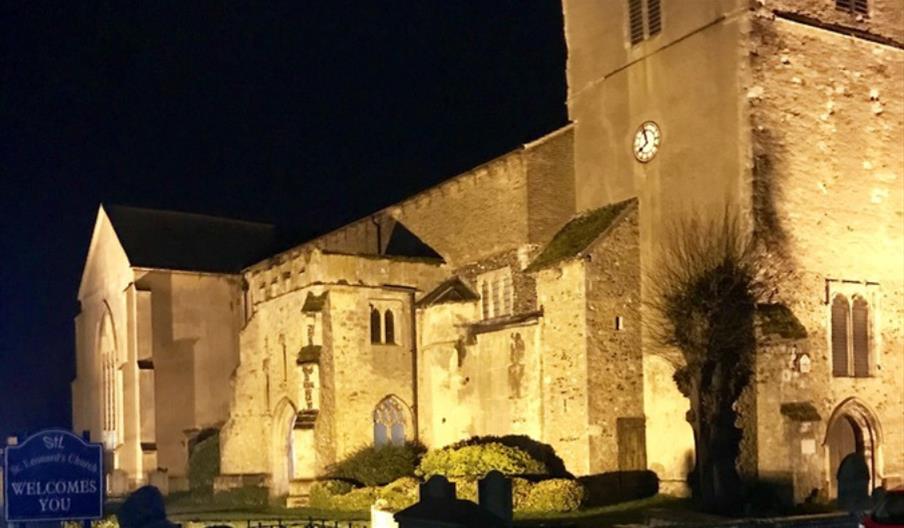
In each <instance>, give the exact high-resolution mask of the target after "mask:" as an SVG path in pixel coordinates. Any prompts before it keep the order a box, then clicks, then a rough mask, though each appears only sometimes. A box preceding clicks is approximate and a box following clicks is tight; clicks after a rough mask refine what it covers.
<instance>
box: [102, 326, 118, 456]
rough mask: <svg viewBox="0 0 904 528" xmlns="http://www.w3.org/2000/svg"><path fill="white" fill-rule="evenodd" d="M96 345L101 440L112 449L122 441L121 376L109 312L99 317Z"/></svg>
mask: <svg viewBox="0 0 904 528" xmlns="http://www.w3.org/2000/svg"><path fill="white" fill-rule="evenodd" d="M97 346H98V349H99V353H100V360H101V369H102V387H101V390H102V394H103V402H104V403H103V410H104V413H103V422H102V426H103V441H104V444H105V445H106V446H107V448H108V449H113V448H115V447H116V446H117V445H119V444H120V443H121V442H122V437H121V436H120V435H119V431H120V428H121V427H122V423H123V407H122V394H123V377H122V370H121V368H120V367H121V366H122V365H121V363H122V362H121V360H120V357H119V352H118V350H117V347H116V334H115V331H114V328H113V318H112V317H111V316H110V313H109V312H107V313H105V314H104V317H103V318H102V319H101V322H100V328H99V329H98V343H97Z"/></svg>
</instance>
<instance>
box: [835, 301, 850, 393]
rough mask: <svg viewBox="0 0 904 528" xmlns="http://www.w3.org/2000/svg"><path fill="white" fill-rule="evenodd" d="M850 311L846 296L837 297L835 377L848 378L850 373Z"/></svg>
mask: <svg viewBox="0 0 904 528" xmlns="http://www.w3.org/2000/svg"><path fill="white" fill-rule="evenodd" d="M850 309H851V307H850V304H848V300H847V297H845V296H844V295H836V296H835V298H834V299H833V300H832V374H834V375H835V376H847V373H848V351H847V342H848V332H847V321H848V317H849V314H850Z"/></svg>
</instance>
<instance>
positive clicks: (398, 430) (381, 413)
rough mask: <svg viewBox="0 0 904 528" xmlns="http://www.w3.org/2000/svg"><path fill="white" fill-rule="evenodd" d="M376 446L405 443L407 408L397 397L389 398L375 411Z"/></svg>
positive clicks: (379, 404) (378, 405)
mask: <svg viewBox="0 0 904 528" xmlns="http://www.w3.org/2000/svg"><path fill="white" fill-rule="evenodd" d="M373 418H374V446H376V447H383V446H385V445H389V444H392V445H402V444H404V443H405V422H406V420H405V418H406V412H405V406H404V404H403V403H402V402H401V401H399V399H398V398H396V397H395V396H387V397H386V398H384V399H383V400H382V401H381V402H380V403H378V404H377V407H376V408H375V409H374V416H373Z"/></svg>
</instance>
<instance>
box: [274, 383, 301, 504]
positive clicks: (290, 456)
mask: <svg viewBox="0 0 904 528" xmlns="http://www.w3.org/2000/svg"><path fill="white" fill-rule="evenodd" d="M297 417H298V412H297V411H296V410H295V406H294V405H292V403H291V402H289V401H288V400H283V401H281V402H280V403H279V404H278V405H277V406H276V411H275V412H274V413H273V441H272V451H271V458H270V460H271V461H272V463H271V469H272V473H271V474H272V482H271V486H270V494H271V495H273V496H280V495H287V494H288V493H289V481H290V480H292V475H293V473H294V469H293V465H294V458H295V455H294V453H295V449H294V445H293V444H294V442H293V432H294V430H295V420H296V419H297Z"/></svg>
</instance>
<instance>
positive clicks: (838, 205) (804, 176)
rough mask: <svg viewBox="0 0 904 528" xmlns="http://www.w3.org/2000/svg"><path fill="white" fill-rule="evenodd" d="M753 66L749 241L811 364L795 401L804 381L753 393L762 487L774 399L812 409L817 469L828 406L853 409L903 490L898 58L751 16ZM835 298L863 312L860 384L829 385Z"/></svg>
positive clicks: (777, 457)
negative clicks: (793, 318) (860, 302)
mask: <svg viewBox="0 0 904 528" xmlns="http://www.w3.org/2000/svg"><path fill="white" fill-rule="evenodd" d="M870 4H871V5H872V4H873V3H872V2H870ZM807 5H809V4H807ZM883 5H885V3H883V2H877V3H876V4H875V8H876V11H875V14H876V16H875V17H872V18H873V20H871V21H869V22H868V24H870V25H871V26H872V27H876V28H879V29H881V28H882V27H884V25H885V24H891V23H893V20H892V21H888V20H887V21H882V20H879V18H878V17H879V16H880V14H881V13H882V12H884V11H883V9H884V8H883V7H882V6H883ZM833 16H834V15H833ZM864 24H867V22H864ZM752 65H753V72H754V74H753V81H752V82H753V85H752V86H751V88H750V89H749V90H748V95H749V97H750V104H751V112H752V121H753V125H754V130H753V135H754V138H755V166H756V173H755V180H754V189H755V192H756V196H755V202H754V203H755V205H756V211H755V212H756V221H757V228H758V229H760V231H761V232H762V233H763V234H764V235H769V236H768V239H769V241H770V243H771V250H772V261H773V262H774V266H773V268H772V269H770V270H769V272H770V275H771V276H772V277H773V279H774V282H775V284H776V285H777V288H776V291H775V292H774V295H775V297H776V299H780V300H781V301H782V302H784V303H786V304H787V305H788V306H789V307H790V308H791V310H792V311H793V312H794V313H795V314H796V315H797V317H798V318H799V319H800V320H801V322H802V323H803V325H804V326H805V327H806V329H807V332H808V339H807V342H806V346H807V347H808V349H809V351H810V352H809V355H810V358H811V359H812V371H811V373H810V374H808V375H807V378H808V381H806V384H807V387H801V388H797V389H795V388H794V387H795V385H797V384H800V383H804V382H803V381H797V380H790V381H789V380H787V379H785V378H784V377H781V376H780V375H778V374H779V371H776V376H774V377H773V378H771V383H769V382H766V381H764V380H760V382H759V383H761V384H762V383H768V388H765V387H764V388H763V389H762V390H760V394H761V395H762V397H761V400H760V402H759V412H760V416H759V422H760V424H761V425H760V430H759V439H760V449H759V453H760V460H759V470H760V474H761V475H766V474H769V473H776V472H782V471H788V466H787V464H788V462H787V461H788V459H787V458H786V457H783V449H784V448H783V446H782V445H780V444H782V442H783V438H782V436H781V434H780V432H779V431H778V430H777V429H775V427H777V424H779V423H782V422H781V420H782V417H781V416H780V414H779V409H778V408H777V406H778V405H780V403H782V402H780V401H778V400H779V399H785V400H787V399H791V398H809V399H811V400H812V402H813V404H814V405H815V407H816V409H817V410H818V412H819V415H820V417H821V420H820V421H819V422H818V423H816V424H814V428H815V434H814V436H815V438H816V441H817V448H816V452H814V453H810V454H808V456H810V457H815V458H817V459H819V458H824V457H825V456H826V453H827V451H828V447H827V446H826V445H825V441H826V428H827V427H828V426H829V424H828V423H827V421H828V420H829V418H830V417H831V416H832V414H833V411H834V410H835V409H836V408H837V407H838V406H839V404H841V403H842V402H843V401H845V400H846V399H847V398H850V397H856V398H857V399H858V400H859V401H861V402H863V404H865V406H867V407H868V408H870V409H872V410H873V411H874V412H875V414H876V416H877V418H878V420H879V422H880V428H881V434H880V436H881V441H882V444H883V445H882V447H881V448H880V450H881V451H882V457H881V458H883V461H882V464H881V466H882V467H880V470H881V471H882V472H883V473H884V475H886V476H894V477H895V478H900V476H901V475H902V472H904V393H902V391H901V387H902V386H904V335H902V328H901V325H900V321H902V320H904V293H902V292H904V221H902V215H904V186H902V183H901V182H902V177H904V174H902V172H904V150H902V149H901V144H902V141H904V131H902V122H904V101H902V100H901V97H900V87H901V85H902V83H904V52H902V51H901V50H900V49H898V48H894V47H891V46H885V45H881V44H875V43H871V42H867V41H865V40H863V39H858V38H853V37H849V36H846V35H842V34H839V33H836V32H832V31H827V30H825V29H820V28H816V27H812V26H810V25H806V24H801V23H798V22H793V21H789V20H784V19H781V18H775V19H772V18H771V17H757V18H755V25H754V34H753V41H752ZM835 292H842V293H845V294H847V295H851V294H855V293H856V294H860V295H863V296H864V297H865V298H868V299H870V300H871V301H870V309H871V316H872V322H871V324H870V331H871V336H870V349H871V360H870V361H871V370H870V376H869V377H863V378H854V377H835V376H833V375H832V357H831V354H830V339H831V336H830V332H829V324H830V319H831V318H830V313H831V311H830V310H831V307H830V300H831V297H832V296H833V295H834V293H835ZM768 358H769V356H768V354H767V355H765V356H764V357H763V358H761V361H766V360H768ZM775 360H776V361H781V359H780V358H779V357H777V358H775ZM763 398H765V400H764V399H763ZM770 427H771V429H770ZM788 448H789V449H796V448H797V447H796V446H794V445H791V446H789V447H788ZM808 452H809V451H808ZM816 465H819V464H816ZM819 473H820V474H819V475H817V477H814V478H818V481H820V482H821V484H822V487H823V489H825V488H826V487H828V486H829V485H830V480H831V479H832V478H833V475H832V474H831V473H832V470H831V468H829V467H828V463H824V464H823V465H822V471H820V472H819Z"/></svg>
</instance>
